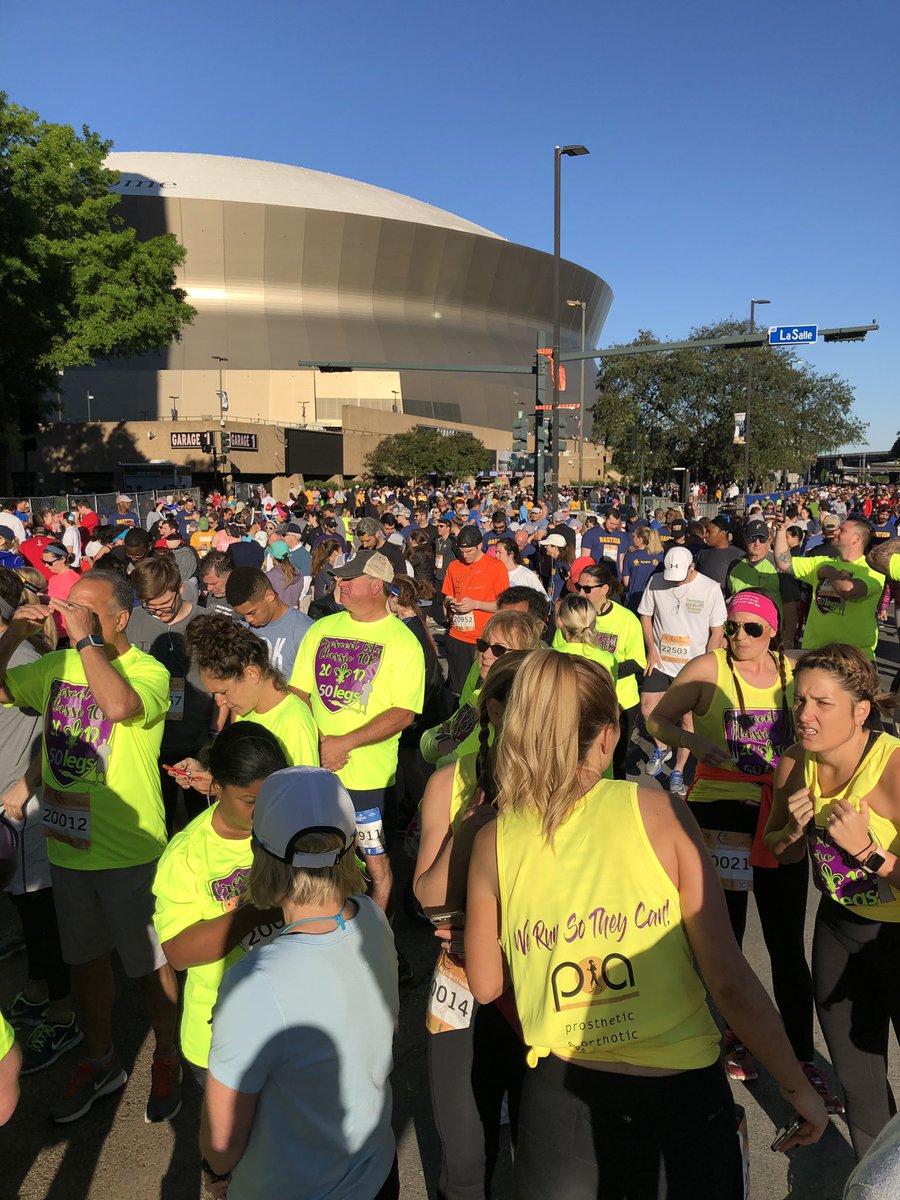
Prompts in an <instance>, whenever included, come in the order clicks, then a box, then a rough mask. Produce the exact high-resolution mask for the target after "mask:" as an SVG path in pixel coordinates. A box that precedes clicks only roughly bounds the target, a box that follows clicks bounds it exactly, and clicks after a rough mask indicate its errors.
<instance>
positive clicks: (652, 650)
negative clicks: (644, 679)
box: [641, 613, 659, 675]
mask: <svg viewBox="0 0 900 1200" xmlns="http://www.w3.org/2000/svg"><path fill="white" fill-rule="evenodd" d="M641 630H642V632H643V634H644V646H645V648H646V651H647V673H648V675H649V673H650V672H651V671H653V670H655V669H656V667H658V666H659V655H658V654H657V653H656V643H655V642H654V641H653V618H652V617H648V616H645V615H644V614H643V613H642V614H641Z"/></svg>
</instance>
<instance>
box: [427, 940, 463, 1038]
mask: <svg viewBox="0 0 900 1200" xmlns="http://www.w3.org/2000/svg"><path fill="white" fill-rule="evenodd" d="M474 1008H475V997H474V996H473V995H472V993H471V992H470V991H469V981H468V980H467V978H466V972H465V968H464V967H462V966H460V965H459V964H458V963H455V962H453V960H452V959H451V958H450V956H449V955H448V954H447V952H446V950H443V949H442V950H441V952H440V954H439V955H438V960H437V962H436V963H435V965H434V974H433V975H432V977H431V994H430V996H429V998H428V1011H427V1012H426V1014H425V1028H426V1029H427V1030H428V1032H429V1033H447V1032H448V1031H449V1030H451V1029H468V1028H469V1026H470V1025H471V1024H472V1017H473V1015H474Z"/></svg>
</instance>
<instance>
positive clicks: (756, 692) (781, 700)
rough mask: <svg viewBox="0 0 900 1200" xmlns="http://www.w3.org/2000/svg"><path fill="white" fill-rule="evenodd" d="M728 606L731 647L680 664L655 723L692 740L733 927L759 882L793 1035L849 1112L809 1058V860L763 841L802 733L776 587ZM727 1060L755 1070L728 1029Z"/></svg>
mask: <svg viewBox="0 0 900 1200" xmlns="http://www.w3.org/2000/svg"><path fill="white" fill-rule="evenodd" d="M727 608H728V618H727V620H726V621H725V625H724V632H725V637H726V639H727V640H726V645H725V648H724V649H720V650H713V651H711V652H710V653H709V654H703V655H701V656H700V657H699V658H696V659H694V660H693V661H692V662H689V663H688V664H687V665H686V666H685V667H684V668H682V670H681V671H680V672H679V674H678V676H677V678H676V679H675V682H674V683H673V684H672V687H671V688H670V689H669V691H668V692H667V693H666V694H665V696H663V698H662V700H660V702H659V704H658V705H657V707H656V709H655V710H654V712H653V715H652V716H651V717H650V718H649V719H648V721H647V728H648V729H649V731H650V732H651V734H652V735H653V736H654V737H655V738H657V739H658V740H659V741H662V742H666V743H667V744H668V745H671V746H687V747H688V748H689V749H690V750H691V752H692V753H693V754H694V756H695V757H696V759H697V772H696V776H695V778H694V782H693V784H692V785H691V788H690V791H689V793H688V804H689V807H690V809H691V812H692V813H693V814H694V816H695V817H696V819H697V824H698V825H699V826H700V829H701V832H702V834H703V840H704V841H705V842H706V845H707V847H708V848H709V852H710V855H711V857H712V861H713V865H714V866H715V868H716V874H717V875H718V876H719V880H720V882H721V884H722V887H723V889H724V892H725V903H726V905H727V907H728V915H729V917H730V919H731V928H732V929H733V930H734V936H735V937H736V938H737V943H738V945H739V946H740V945H742V944H743V940H744V929H745V926H746V923H747V900H748V896H749V894H750V892H751V891H752V892H753V894H754V896H755V897H756V906H757V911H758V913H759V920H760V924H761V926H762V931H763V937H764V939H765V943H766V949H767V950H768V953H769V961H770V963H771V968H772V990H773V992H774V994H775V1003H776V1004H777V1006H778V1011H779V1012H780V1013H781V1018H782V1020H783V1021H784V1027H785V1031H786V1033H787V1035H788V1040H789V1041H790V1043H791V1047H792V1049H793V1051H794V1054H795V1055H796V1056H797V1058H798V1059H799V1060H800V1062H801V1063H803V1064H804V1070H805V1071H806V1073H807V1076H808V1078H809V1080H810V1082H811V1083H812V1084H813V1086H814V1087H815V1088H816V1089H817V1090H818V1092H819V1094H820V1095H821V1096H822V1099H823V1100H824V1101H825V1105H826V1107H827V1108H828V1111H829V1112H842V1111H843V1106H842V1105H841V1103H840V1101H839V1100H838V1099H837V1097H836V1096H834V1095H833V1094H832V1093H831V1091H830V1090H829V1088H828V1086H827V1085H826V1083H825V1080H824V1079H823V1078H822V1075H821V1074H820V1073H819V1071H818V1069H817V1067H816V1066H815V1065H814V1063H813V1056H814V1053H815V1048H814V1044H813V994H812V980H811V979H810V974H809V967H808V965H807V962H806V947H805V943H804V931H805V924H806V898H807V892H808V881H809V869H808V867H807V864H806V860H805V859H801V860H800V861H799V862H796V863H791V864H789V865H788V864H785V865H783V866H779V865H778V862H777V860H776V859H775V858H774V857H773V856H772V854H771V852H770V851H769V849H768V847H767V846H766V845H765V842H764V841H763V833H764V831H765V827H766V821H767V819H768V815H769V812H770V811H771V807H772V784H773V783H774V778H775V777H774V771H775V768H776V766H777V765H778V760H779V758H780V757H781V755H782V753H783V752H784V751H785V750H786V749H787V748H788V746H790V745H791V743H792V742H793V740H794V737H793V725H792V723H791V710H790V702H791V697H792V695H793V683H792V673H791V664H790V662H789V661H788V660H787V658H786V657H785V653H784V649H783V646H782V641H781V633H780V629H779V616H778V609H777V608H776V607H775V604H774V603H773V601H772V600H771V598H770V597H769V596H767V595H765V594H764V593H761V592H753V591H743V592H738V593H737V595H735V596H732V597H731V599H730V600H729V601H728V604H727ZM686 713H692V714H693V732H689V731H686V730H683V729H680V728H679V724H678V723H679V721H680V720H681V718H682V717H683V716H684V715H685V714H686ZM725 1070H726V1071H727V1072H728V1074H729V1076H730V1077H731V1078H732V1079H735V1080H738V1081H740V1082H746V1081H748V1080H753V1079H756V1078H757V1075H758V1072H757V1067H756V1064H755V1063H754V1061H753V1058H752V1056H751V1055H750V1054H749V1052H748V1051H747V1048H746V1046H744V1045H743V1044H742V1043H741V1041H740V1039H739V1038H737V1037H735V1035H734V1034H733V1033H732V1031H731V1030H730V1029H729V1030H726V1031H725Z"/></svg>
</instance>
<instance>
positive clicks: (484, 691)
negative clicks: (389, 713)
mask: <svg viewBox="0 0 900 1200" xmlns="http://www.w3.org/2000/svg"><path fill="white" fill-rule="evenodd" d="M530 653H531V652H530V651H526V650H514V651H510V652H508V653H506V654H504V655H503V656H502V657H501V658H498V659H497V660H496V661H495V662H494V664H493V666H492V667H491V668H490V670H489V671H488V673H487V676H486V678H485V681H484V683H483V684H482V686H481V690H480V693H479V696H478V717H479V733H480V736H479V738H478V744H479V747H480V748H479V750H478V752H476V753H472V754H465V755H463V756H462V757H461V758H459V759H457V761H456V762H455V763H451V764H449V765H448V766H446V767H442V768H441V769H440V770H438V771H435V773H434V774H433V775H432V776H431V778H430V779H429V781H428V785H427V787H426V789H425V795H424V797H423V798H422V804H421V810H420V813H421V815H420V821H421V837H420V841H419V854H418V859H417V862H416V872H415V877H414V880H413V887H414V891H415V894H416V898H417V899H418V901H419V903H420V904H421V905H423V907H424V908H425V909H426V910H428V909H432V910H433V909H435V908H437V909H441V910H444V911H450V912H460V914H461V910H463V909H464V908H465V906H466V878H467V875H468V870H469V857H470V855H471V852H472V840H473V838H474V835H475V833H476V832H477V830H478V829H480V828H481V826H482V825H483V824H484V822H485V820H493V818H494V817H495V816H496V809H495V808H494V807H493V805H492V803H491V799H492V797H493V782H492V765H493V757H494V755H493V750H492V749H490V748H489V742H490V733H491V731H492V730H496V729H498V728H499V726H500V723H501V721H502V719H503V710H504V707H505V704H506V700H507V698H508V696H509V690H510V688H511V687H512V682H513V679H514V678H515V674H516V671H517V670H518V668H519V667H520V666H521V664H522V662H523V660H524V659H525V658H526V657H527V656H528V655H529V654H530ZM454 924H456V925H457V926H459V925H461V917H460V920H459V921H458V922H454ZM438 935H439V936H442V935H447V937H448V940H442V941H441V949H440V951H439V954H438V960H437V963H436V964H435V969H434V975H433V977H432V980H431V991H430V996H429V1001H428V1011H427V1014H426V1017H425V1026H426V1028H427V1030H428V1033H429V1035H430V1036H429V1037H428V1070H429V1075H430V1079H431V1103H432V1109H433V1112H434V1123H435V1127H436V1129H437V1131H438V1136H439V1138H440V1141H441V1171H440V1178H439V1181H438V1192H437V1194H438V1196H439V1197H440V1200H468V1198H470V1197H472V1196H484V1195H485V1194H488V1193H486V1188H489V1186H490V1180H491V1176H492V1174H493V1169H494V1163H495V1160H496V1157H497V1150H498V1146H499V1135H500V1113H501V1105H502V1100H503V1094H504V1092H507V1093H508V1095H509V1114H510V1132H511V1134H512V1137H513V1140H514V1142H515V1139H516V1124H517V1118H518V1108H519V1093H520V1091H521V1085H522V1073H523V1070H524V1067H525V1048H524V1046H523V1045H522V1040H521V1038H520V1036H519V1031H518V1023H517V1022H516V1023H515V1025H514V1024H513V1023H511V1021H510V1019H509V1017H512V1018H513V1020H514V1007H513V1006H511V1005H510V1004H507V1005H506V1006H505V1007H504V1006H502V1005H501V1004H499V1003H489V1004H482V1005H478V1004H476V1002H475V1000H474V998H473V996H472V993H471V991H470V989H469V983H468V979H467V977H466V969H465V963H464V960H463V958H462V945H461V944H460V943H461V938H462V931H461V929H460V928H459V927H457V928H455V929H453V928H450V929H447V928H443V929H442V928H440V927H439V928H438ZM450 937H452V942H451V940H449V939H450Z"/></svg>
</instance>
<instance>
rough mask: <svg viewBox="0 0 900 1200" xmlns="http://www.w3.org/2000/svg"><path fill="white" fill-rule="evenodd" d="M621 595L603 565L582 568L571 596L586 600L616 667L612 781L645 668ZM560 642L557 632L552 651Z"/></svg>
mask: <svg viewBox="0 0 900 1200" xmlns="http://www.w3.org/2000/svg"><path fill="white" fill-rule="evenodd" d="M621 593H622V584H621V583H620V581H619V580H618V579H617V578H616V576H615V573H614V572H613V570H612V568H611V567H610V566H609V565H608V564H607V563H594V564H592V565H591V566H589V567H585V568H584V570H583V571H582V572H581V574H580V575H579V576H578V582H577V583H576V584H575V594H576V595H580V596H587V598H588V600H590V602H591V604H592V605H593V607H594V612H595V614H596V617H595V621H594V629H595V631H596V634H597V647H598V649H600V650H603V651H605V652H606V653H608V654H611V655H612V656H613V658H614V659H615V663H616V667H615V671H614V672H613V673H612V674H613V679H614V680H615V681H616V696H617V698H618V701H619V724H620V727H621V733H620V736H619V740H618V742H617V743H616V747H615V750H614V751H613V777H614V778H615V779H624V778H625V773H626V763H627V759H628V747H629V746H630V745H631V737H632V734H633V733H634V729H635V726H636V724H637V717H638V712H639V710H640V695H639V693H638V681H637V676H638V675H639V674H640V672H641V671H643V670H644V668H645V667H646V665H647V653H646V650H645V649H644V636H643V633H642V632H641V623H640V621H639V620H638V619H637V617H636V616H635V615H634V613H633V612H631V611H630V609H627V608H625V607H624V605H622V604H619V603H617V598H618V597H619V596H620V595H621ZM564 641H565V638H564V634H563V631H562V630H561V629H557V631H556V633H555V634H554V637H553V648H554V650H561V649H563V648H564V645H563V644H564Z"/></svg>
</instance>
